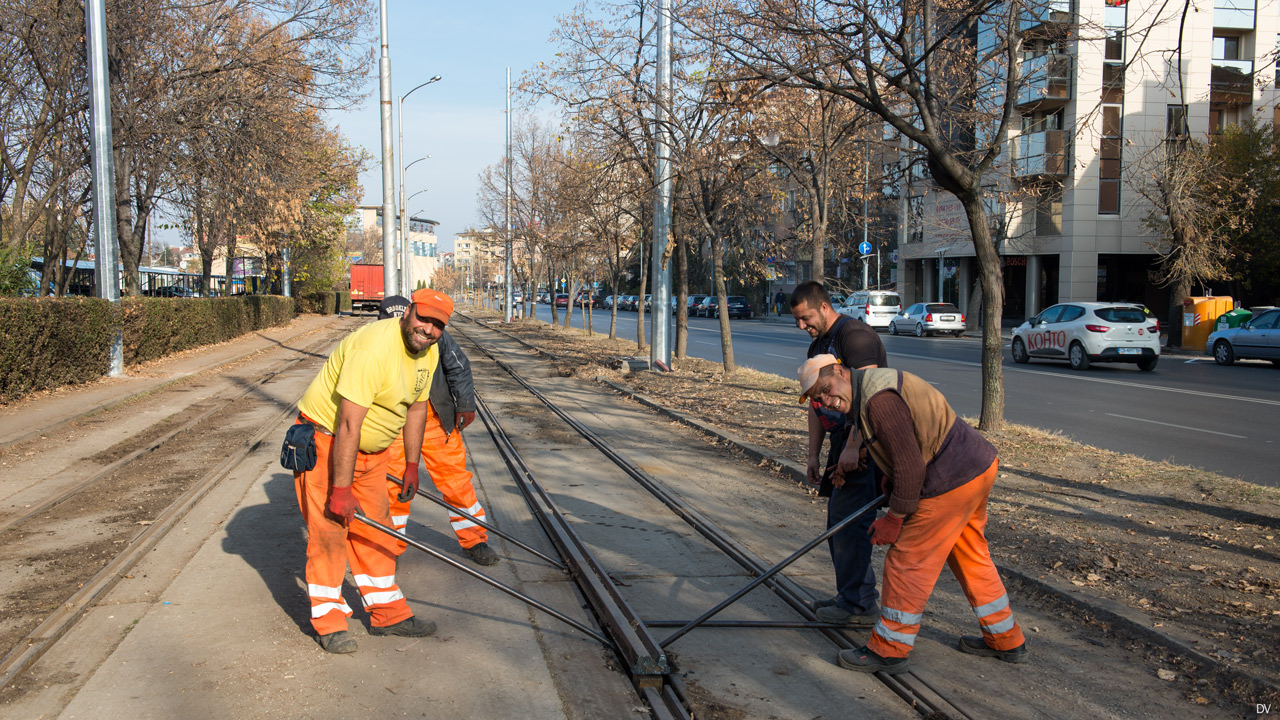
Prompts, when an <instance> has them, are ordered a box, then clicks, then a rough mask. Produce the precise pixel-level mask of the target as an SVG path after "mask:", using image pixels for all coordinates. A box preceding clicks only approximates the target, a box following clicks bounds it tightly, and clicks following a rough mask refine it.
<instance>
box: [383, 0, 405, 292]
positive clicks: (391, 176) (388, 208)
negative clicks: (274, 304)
mask: <svg viewBox="0 0 1280 720" xmlns="http://www.w3.org/2000/svg"><path fill="white" fill-rule="evenodd" d="M378 14H379V19H380V20H381V26H382V55H381V57H380V58H379V59H378V78H379V83H378V98H379V101H380V107H381V108H382V286H383V289H382V292H383V297H387V296H390V295H399V294H400V287H399V285H398V284H397V282H396V281H397V275H396V230H395V222H396V178H395V163H396V161H395V150H394V148H393V147H392V144H391V56H390V55H389V54H388V52H387V0H382V2H381V3H380V4H379V10H378Z"/></svg>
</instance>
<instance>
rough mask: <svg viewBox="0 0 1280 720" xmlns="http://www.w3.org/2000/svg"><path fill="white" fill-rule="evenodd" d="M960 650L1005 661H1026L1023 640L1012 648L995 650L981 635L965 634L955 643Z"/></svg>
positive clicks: (1025, 645) (1025, 648) (1025, 649)
mask: <svg viewBox="0 0 1280 720" xmlns="http://www.w3.org/2000/svg"><path fill="white" fill-rule="evenodd" d="M956 647H957V648H959V650H960V652H962V653H968V654H970V655H977V656H979V657H993V658H997V659H999V660H1003V661H1005V662H1007V663H1024V662H1026V661H1027V644H1026V643H1025V642H1024V643H1022V644H1021V645H1019V646H1018V647H1016V648H1013V649H1012V650H997V649H995V648H993V647H991V646H990V645H988V644H987V641H986V639H985V638H983V637H982V636H981V635H965V636H964V637H962V638H960V642H959V643H957V644H956Z"/></svg>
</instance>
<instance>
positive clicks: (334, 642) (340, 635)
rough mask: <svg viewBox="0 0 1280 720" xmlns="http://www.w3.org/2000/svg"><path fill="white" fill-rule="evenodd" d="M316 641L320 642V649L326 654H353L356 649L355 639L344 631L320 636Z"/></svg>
mask: <svg viewBox="0 0 1280 720" xmlns="http://www.w3.org/2000/svg"><path fill="white" fill-rule="evenodd" d="M318 639H319V640H320V647H322V648H324V649H325V651H326V652H331V653H334V654H336V655H345V654H347V653H353V652H355V651H356V648H357V647H358V646H357V645H356V639H355V638H353V637H351V633H349V632H347V631H346V630H339V631H338V632H331V633H329V634H328V635H321V636H320V637H319V638H318Z"/></svg>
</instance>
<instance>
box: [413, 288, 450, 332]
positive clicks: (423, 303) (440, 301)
mask: <svg viewBox="0 0 1280 720" xmlns="http://www.w3.org/2000/svg"><path fill="white" fill-rule="evenodd" d="M412 298H413V306H414V309H416V310H417V312H418V317H420V318H431V319H433V320H439V321H440V322H442V323H444V324H445V325H448V324H449V317H450V316H451V315H453V299H452V298H450V297H449V296H448V295H445V294H444V293H442V292H440V291H439V290H432V289H431V288H422V289H420V290H414V291H413V296H412Z"/></svg>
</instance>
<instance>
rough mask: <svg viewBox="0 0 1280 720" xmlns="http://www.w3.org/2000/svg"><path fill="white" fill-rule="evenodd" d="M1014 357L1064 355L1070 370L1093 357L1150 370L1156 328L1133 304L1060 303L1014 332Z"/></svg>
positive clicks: (1083, 365)
mask: <svg viewBox="0 0 1280 720" xmlns="http://www.w3.org/2000/svg"><path fill="white" fill-rule="evenodd" d="M1010 351H1011V352H1012V354H1013V361H1014V362H1016V363H1025V362H1027V361H1028V360H1031V359H1032V358H1039V359H1044V360H1066V361H1067V362H1069V363H1071V368H1072V369H1073V370H1087V369H1088V368H1089V365H1090V363H1095V362H1127V363H1136V364H1137V366H1138V369H1139V370H1143V371H1149V370H1154V369H1155V367H1156V363H1157V362H1159V360H1160V329H1159V326H1158V325H1157V324H1156V323H1155V321H1154V320H1152V319H1150V318H1148V317H1147V315H1146V313H1144V312H1143V311H1142V309H1141V308H1139V307H1137V306H1135V305H1124V304H1119V303H1100V302H1071V303H1059V304H1058V305H1054V306H1053V307H1050V308H1047V309H1046V310H1044V311H1043V312H1041V313H1040V314H1039V315H1036V316H1035V317H1033V318H1031V319H1030V320H1028V321H1026V322H1024V323H1022V324H1021V325H1019V326H1018V327H1017V328H1016V329H1015V330H1014V331H1013V341H1012V344H1011V346H1010Z"/></svg>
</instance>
